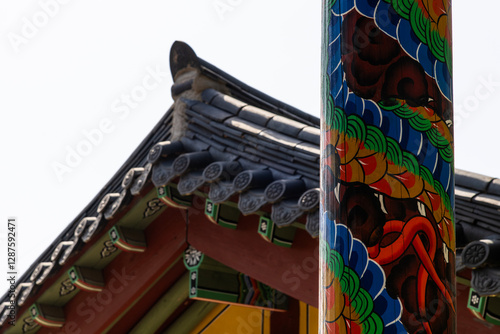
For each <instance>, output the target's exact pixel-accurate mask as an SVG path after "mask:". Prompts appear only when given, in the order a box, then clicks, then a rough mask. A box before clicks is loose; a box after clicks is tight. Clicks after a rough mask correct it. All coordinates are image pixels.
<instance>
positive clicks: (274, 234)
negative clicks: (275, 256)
mask: <svg viewBox="0 0 500 334" xmlns="http://www.w3.org/2000/svg"><path fill="white" fill-rule="evenodd" d="M296 229H297V228H296V227H293V226H286V227H278V226H276V224H275V223H273V221H272V220H271V219H270V218H267V217H264V216H261V217H260V219H259V228H258V233H259V234H260V236H261V237H263V238H264V239H265V240H266V241H268V242H272V243H273V244H275V245H278V246H282V247H287V248H291V247H292V243H293V239H294V238H295V231H296Z"/></svg>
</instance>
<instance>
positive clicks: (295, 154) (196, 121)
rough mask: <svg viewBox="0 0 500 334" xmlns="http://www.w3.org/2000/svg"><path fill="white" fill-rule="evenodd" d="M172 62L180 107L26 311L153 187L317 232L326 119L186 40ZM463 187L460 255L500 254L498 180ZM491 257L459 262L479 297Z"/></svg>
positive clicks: (34, 288) (38, 275)
mask: <svg viewBox="0 0 500 334" xmlns="http://www.w3.org/2000/svg"><path fill="white" fill-rule="evenodd" d="M170 62H171V71H172V76H173V78H174V84H173V86H172V89H171V93H172V97H173V100H174V103H173V105H172V106H171V107H170V109H169V110H168V111H167V113H166V114H165V116H164V117H163V118H162V119H161V120H160V121H159V122H158V124H157V125H156V127H155V128H154V129H153V130H152V131H151V132H150V134H149V135H148V136H147V137H146V138H145V139H144V140H143V142H142V143H141V144H140V145H139V147H138V148H137V149H136V150H135V151H134V152H133V153H132V154H131V156H130V158H129V159H128V160H127V161H126V162H125V164H124V165H123V166H122V167H121V168H120V170H119V171H118V172H117V173H116V174H115V175H114V176H113V177H112V179H111V180H110V181H109V182H108V183H107V184H106V185H105V186H104V187H103V189H102V190H101V191H100V192H99V193H98V194H97V195H96V197H95V198H94V199H93V200H92V201H91V202H90V203H89V204H88V205H87V206H86V207H85V208H84V209H83V210H82V212H81V213H80V214H79V215H78V216H77V217H76V218H75V219H74V220H73V221H72V222H70V224H69V225H68V227H67V228H66V229H65V230H64V231H63V232H62V233H61V234H60V235H59V237H58V238H57V239H56V240H55V241H54V242H53V243H52V244H51V246H50V247H49V248H48V249H47V250H46V251H45V252H44V253H43V254H42V255H41V256H40V257H39V258H38V259H37V260H36V261H35V263H34V264H33V265H32V266H31V267H30V268H29V269H28V270H27V272H26V273H25V274H24V275H23V276H22V277H20V278H19V280H18V285H17V286H16V292H17V294H16V298H17V304H18V306H23V305H24V303H25V302H26V301H27V300H29V299H30V298H31V299H33V298H34V297H35V296H36V295H37V293H38V292H39V291H41V290H42V286H43V285H44V282H45V281H46V280H47V279H48V278H50V277H54V276H56V275H60V274H62V273H61V271H62V268H63V267H64V266H65V264H67V263H69V262H71V258H72V257H74V256H75V255H76V254H78V253H80V252H82V249H84V247H85V246H86V245H87V244H91V243H93V242H95V240H96V239H95V237H96V236H97V235H98V234H99V232H100V231H101V230H103V229H104V228H105V227H106V228H108V229H109V228H110V226H112V225H113V224H114V223H115V222H116V217H118V216H119V215H121V214H123V212H125V211H127V210H130V208H131V203H132V202H134V201H135V202H137V199H138V198H141V197H142V196H144V195H145V194H146V193H147V189H151V188H152V187H153V186H154V187H155V188H156V189H157V191H158V197H162V196H163V197H165V196H166V197H168V199H167V202H168V201H170V202H171V203H172V205H173V206H175V205H178V206H180V207H181V206H182V205H183V203H184V202H185V201H188V199H189V197H190V196H192V195H193V194H196V195H199V196H203V197H205V198H207V199H208V200H209V201H211V203H213V205H218V204H228V206H230V207H232V208H233V209H237V210H238V211H239V213H241V214H243V215H252V214H256V215H260V216H266V217H269V218H270V219H271V221H273V222H274V224H276V225H277V226H278V227H284V226H293V227H295V228H299V229H303V230H306V231H307V233H308V234H309V236H310V237H311V238H314V237H316V236H317V235H318V228H319V171H320V167H319V163H320V128H319V124H320V121H319V119H318V118H317V117H314V116H312V115H310V114H307V113H304V112H302V111H300V110H298V109H296V108H294V107H292V106H289V105H287V104H285V103H282V102H280V101H278V100H276V99H274V98H272V97H269V96H267V95H265V94H264V93H262V92H259V91H257V90H255V89H253V88H251V87H249V86H247V85H245V84H244V83H242V82H240V81H238V80H237V79H235V78H233V77H231V76H230V75H228V74H226V73H225V72H223V71H221V70H220V69H218V68H216V67H215V66H213V65H211V64H209V63H207V62H206V61H204V60H202V59H200V58H199V57H197V56H196V54H195V53H194V52H193V50H192V49H191V48H190V47H189V46H188V45H186V44H185V43H182V42H176V43H175V44H174V45H173V46H172V50H171V55H170ZM456 185H457V187H456V195H455V198H456V223H457V242H458V244H457V246H458V249H459V255H460V254H465V252H462V249H464V248H465V249H467V247H469V248H471V249H472V246H474V245H475V246H476V248H473V250H474V249H475V250H477V248H478V247H479V248H480V247H482V245H483V244H485V245H486V246H485V249H487V250H485V252H488V254H490V253H489V252H490V251H489V250H488V249H490V250H492V253H493V251H496V253H495V254H496V255H497V254H498V255H500V254H499V253H498V252H499V251H500V250H497V249H496V248H495V249H493V248H492V247H489V246H488V245H489V244H488V243H484V242H481V241H479V240H483V239H491V240H497V239H498V240H500V217H499V215H498V211H499V210H500V180H499V179H495V178H490V177H486V176H482V175H478V174H473V173H470V172H465V171H461V170H457V171H456ZM167 191H170V193H168V194H167V193H163V192H167ZM478 243H479V246H477V245H478ZM488 247H489V248H488ZM478 252H479V251H478ZM474 255H477V254H476V253H474ZM476 257H477V256H476ZM485 257H486V259H485V260H484V261H482V262H481V261H479V260H477V259H476V261H475V262H474V263H472V262H471V261H466V257H465V256H459V257H458V258H459V263H457V271H461V270H465V269H466V268H469V269H472V284H473V287H474V288H475V289H479V290H480V291H483V290H481V289H480V287H481V286H482V283H481V282H479V283H477V284H476V286H474V284H475V283H474V277H475V276H474V275H475V274H474V272H476V273H477V272H480V273H481V275H483V274H484V275H487V276H488V277H494V275H495V272H492V270H493V271H494V270H496V269H495V268H496V267H494V266H495V265H498V263H496V262H495V261H496V260H495V259H494V258H495V256H488V255H485ZM496 257H498V256H496ZM479 262H480V263H479ZM497 262H498V261H497ZM485 273H486V274H485ZM484 275H483V276H484ZM492 275H493V276H492ZM476 276H477V275H476ZM497 281H500V279H498V278H497ZM495 291H497V290H495ZM489 292H491V289H490V290H489ZM496 293H500V290H498V292H496ZM496 293H495V294H496ZM9 305H10V303H9V294H6V295H4V296H3V298H2V304H0V312H1V313H0V314H1V315H2V316H1V319H0V322H1V323H2V324H3V323H4V322H5V320H6V317H7V314H8V309H7V308H6V307H8V306H9Z"/></svg>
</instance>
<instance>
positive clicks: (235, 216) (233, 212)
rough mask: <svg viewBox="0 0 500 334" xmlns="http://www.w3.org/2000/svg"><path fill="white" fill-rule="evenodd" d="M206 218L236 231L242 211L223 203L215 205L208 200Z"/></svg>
mask: <svg viewBox="0 0 500 334" xmlns="http://www.w3.org/2000/svg"><path fill="white" fill-rule="evenodd" d="M205 216H207V218H208V219H209V220H210V221H211V222H212V223H214V224H217V225H220V226H223V227H227V228H230V229H233V230H235V229H236V227H238V220H239V219H240V210H239V209H238V208H235V207H232V206H229V205H225V204H222V203H220V204H215V203H214V202H212V201H211V200H210V199H208V198H207V200H206V202H205Z"/></svg>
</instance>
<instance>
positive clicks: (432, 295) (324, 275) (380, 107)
mask: <svg viewBox="0 0 500 334" xmlns="http://www.w3.org/2000/svg"><path fill="white" fill-rule="evenodd" d="M323 10H324V11H323V49H322V52H323V54H322V58H323V59H322V71H323V87H322V91H323V93H322V101H323V112H322V121H321V122H322V136H323V137H322V167H321V169H322V177H321V182H322V195H323V196H322V203H321V204H322V211H321V212H322V221H321V226H320V242H321V252H320V253H321V259H320V261H321V266H320V267H321V272H320V275H321V280H320V282H322V286H320V296H319V298H320V305H319V313H320V324H319V325H320V332H321V333H405V332H409V333H454V332H455V331H456V311H455V228H454V213H453V212H454V163H453V135H452V133H453V123H452V85H451V84H452V79H451V73H452V71H451V69H452V64H451V16H450V14H451V3H450V0H324V1H323Z"/></svg>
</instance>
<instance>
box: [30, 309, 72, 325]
mask: <svg viewBox="0 0 500 334" xmlns="http://www.w3.org/2000/svg"><path fill="white" fill-rule="evenodd" d="M30 314H31V319H33V320H34V321H35V322H36V323H37V324H39V325H40V326H42V327H47V328H61V327H63V326H64V321H65V318H64V309H63V308H62V307H58V306H53V305H47V304H38V303H35V304H33V305H31V306H30Z"/></svg>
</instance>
